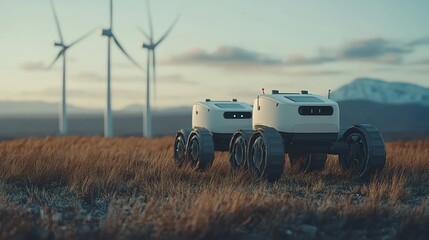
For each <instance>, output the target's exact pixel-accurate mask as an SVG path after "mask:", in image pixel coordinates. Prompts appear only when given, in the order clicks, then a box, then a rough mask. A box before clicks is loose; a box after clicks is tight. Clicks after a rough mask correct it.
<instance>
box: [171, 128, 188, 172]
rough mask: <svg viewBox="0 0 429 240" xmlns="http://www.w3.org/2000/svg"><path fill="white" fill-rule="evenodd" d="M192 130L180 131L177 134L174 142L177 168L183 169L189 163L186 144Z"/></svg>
mask: <svg viewBox="0 0 429 240" xmlns="http://www.w3.org/2000/svg"><path fill="white" fill-rule="evenodd" d="M190 132H191V130H190V129H180V130H179V131H177V133H176V138H175V140H174V149H173V150H174V162H175V164H176V166H177V167H182V166H183V165H186V163H187V157H186V143H187V140H188V137H189V133H190Z"/></svg>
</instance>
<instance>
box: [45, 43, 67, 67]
mask: <svg viewBox="0 0 429 240" xmlns="http://www.w3.org/2000/svg"><path fill="white" fill-rule="evenodd" d="M65 51H66V50H65V48H63V49H61V51H60V52H59V53H58V55H57V56H56V57H55V59H54V61H52V63H51V64H50V65H49V66H48V69H51V68H52V66H54V64H55V63H56V62H57V61H58V59H59V58H60V57H61V56H62V55H63V54H64V52H65Z"/></svg>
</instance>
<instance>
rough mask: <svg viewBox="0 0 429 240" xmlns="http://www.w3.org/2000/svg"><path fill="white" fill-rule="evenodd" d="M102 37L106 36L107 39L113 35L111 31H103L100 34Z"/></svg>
mask: <svg viewBox="0 0 429 240" xmlns="http://www.w3.org/2000/svg"><path fill="white" fill-rule="evenodd" d="M101 35H102V36H107V37H112V36H113V33H112V29H103V31H102V32H101Z"/></svg>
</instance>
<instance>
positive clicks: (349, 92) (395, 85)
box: [331, 78, 429, 106]
mask: <svg viewBox="0 0 429 240" xmlns="http://www.w3.org/2000/svg"><path fill="white" fill-rule="evenodd" d="M331 97H332V99H333V100H335V101H347V100H368V101H373V102H378V103H384V104H420V105H425V106H429V88H425V87H422V86H419V85H415V84H409V83H399V82H386V81H382V80H378V79H371V78H358V79H356V80H354V81H353V82H351V83H350V84H347V85H344V86H342V87H340V88H339V89H337V90H335V91H333V92H332V95H331Z"/></svg>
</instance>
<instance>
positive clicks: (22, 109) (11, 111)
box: [0, 101, 192, 117]
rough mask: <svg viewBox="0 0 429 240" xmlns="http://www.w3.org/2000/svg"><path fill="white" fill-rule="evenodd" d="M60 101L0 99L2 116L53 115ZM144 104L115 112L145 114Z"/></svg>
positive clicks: (82, 111)
mask: <svg viewBox="0 0 429 240" xmlns="http://www.w3.org/2000/svg"><path fill="white" fill-rule="evenodd" d="M59 107H60V106H59V104H58V103H48V102H42V101H20V102H15V101H0V117H5V116H52V115H55V116H56V115H58V110H59ZM144 107H145V106H144V105H140V104H132V105H128V106H126V107H124V108H122V109H120V110H116V111H115V112H116V113H118V114H125V115H127V114H140V115H141V114H143V110H144ZM103 110H104V109H101V108H85V107H76V106H73V105H67V112H68V114H71V115H94V114H96V115H100V114H103ZM152 112H153V114H154V115H172V114H173V115H184V114H185V115H186V114H187V115H190V114H191V112H192V107H188V106H182V107H169V108H155V109H153V110H152Z"/></svg>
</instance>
